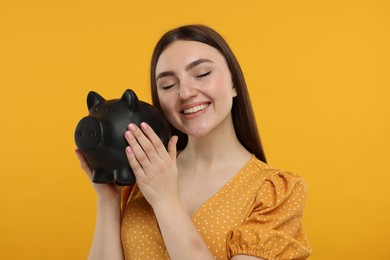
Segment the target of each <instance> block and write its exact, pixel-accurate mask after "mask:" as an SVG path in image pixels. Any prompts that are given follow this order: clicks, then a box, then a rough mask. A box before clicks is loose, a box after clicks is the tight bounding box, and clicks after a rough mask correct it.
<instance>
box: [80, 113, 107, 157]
mask: <svg viewBox="0 0 390 260" xmlns="http://www.w3.org/2000/svg"><path fill="white" fill-rule="evenodd" d="M101 136H102V128H101V124H100V122H99V121H98V120H96V119H95V118H93V117H90V116H87V117H84V118H83V119H81V120H80V122H79V123H78V125H77V127H76V131H75V133H74V139H75V141H76V145H77V147H78V148H79V149H80V150H81V151H91V150H95V149H96V148H97V146H98V145H99V143H100V141H101V139H102V138H101Z"/></svg>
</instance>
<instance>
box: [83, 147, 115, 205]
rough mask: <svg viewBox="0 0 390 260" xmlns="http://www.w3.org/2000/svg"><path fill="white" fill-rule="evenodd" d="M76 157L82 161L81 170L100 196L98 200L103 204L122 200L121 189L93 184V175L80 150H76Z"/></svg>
mask: <svg viewBox="0 0 390 260" xmlns="http://www.w3.org/2000/svg"><path fill="white" fill-rule="evenodd" d="M76 155H77V158H78V159H79V161H80V166H81V168H82V169H83V170H84V172H85V174H86V175H87V177H88V179H89V180H90V181H91V183H92V186H93V187H94V189H95V191H96V193H97V195H98V199H99V200H100V201H102V202H103V201H104V202H113V201H118V200H119V199H120V187H119V186H117V185H115V184H113V183H111V184H101V183H94V182H92V178H93V173H92V170H91V168H90V167H89V165H88V162H87V161H86V160H85V157H84V155H83V153H82V152H81V151H80V150H79V149H76Z"/></svg>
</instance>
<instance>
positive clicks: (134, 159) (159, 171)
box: [125, 123, 178, 208]
mask: <svg viewBox="0 0 390 260" xmlns="http://www.w3.org/2000/svg"><path fill="white" fill-rule="evenodd" d="M125 138H126V140H127V142H128V143H129V146H128V147H126V155H127V159H128V160H129V164H130V166H131V168H132V169H133V172H134V175H135V177H136V181H137V185H138V187H139V188H140V190H141V192H142V194H143V195H144V197H145V198H146V200H147V201H148V202H149V204H150V205H151V206H152V207H153V208H154V207H155V206H156V205H163V206H164V205H166V203H171V202H177V201H178V191H177V176H178V170H177V166H176V143H177V140H178V137H177V136H172V137H171V139H170V140H169V143H168V149H165V146H164V144H163V143H162V141H161V140H160V138H159V137H158V136H157V134H156V133H155V132H154V131H153V129H152V128H151V127H150V126H149V125H148V124H147V123H141V125H140V128H138V127H137V126H136V125H135V124H130V125H129V126H128V131H126V133H125Z"/></svg>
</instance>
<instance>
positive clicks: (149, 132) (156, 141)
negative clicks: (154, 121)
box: [140, 122, 168, 159]
mask: <svg viewBox="0 0 390 260" xmlns="http://www.w3.org/2000/svg"><path fill="white" fill-rule="evenodd" d="M140 126H141V129H142V131H143V132H144V134H145V135H146V137H147V138H148V139H149V141H150V142H151V143H152V145H153V147H154V149H155V151H156V152H157V154H158V155H159V156H160V158H162V159H165V157H167V156H168V153H167V149H165V146H164V144H163V142H162V141H161V139H160V137H158V135H157V134H156V132H154V130H153V128H152V127H150V126H149V125H148V124H147V123H145V122H142V123H141V125H140Z"/></svg>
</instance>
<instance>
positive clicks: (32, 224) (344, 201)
mask: <svg viewBox="0 0 390 260" xmlns="http://www.w3.org/2000/svg"><path fill="white" fill-rule="evenodd" d="M389 3H390V2H389V1H387V0H383V1H380V0H356V1H346V0H338V1H336V0H328V1H309V0H307V1H304V0H296V1H291V0H284V1H254V0H252V1H249V0H242V1H226V0H225V1H206V0H198V1H191V2H187V1H175V0H166V1H130V0H128V1H124V0H113V1H110V2H108V1H91V0H77V1H76V0H68V1H65V0H56V1H42V0H37V1H27V0H20V1H4V0H3V1H1V3H0V33H1V34H0V35H1V38H0V87H1V101H0V111H1V117H0V118H1V127H0V138H1V146H0V152H1V154H0V158H1V159H0V160H1V163H0V174H1V182H0V203H1V207H0V208H1V221H0V240H1V241H0V258H1V259H39V260H41V259H85V258H86V256H87V254H88V250H89V246H90V243H91V239H92V234H93V228H94V222H95V213H96V203H95V200H96V197H95V194H94V191H93V189H92V187H91V186H90V184H89V183H88V180H87V178H86V177H85V176H84V175H83V173H82V171H81V169H80V168H79V165H78V162H77V160H76V157H75V155H74V148H75V145H74V140H73V132H74V129H75V126H76V124H77V122H78V120H79V119H81V117H83V116H85V115H86V114H87V107H86V104H85V99H86V95H87V93H88V91H89V90H95V91H97V92H99V93H101V94H102V95H103V96H104V97H106V98H108V99H111V98H118V97H119V96H120V95H122V93H123V91H124V90H125V89H126V88H132V89H133V90H135V91H136V92H137V94H138V96H139V98H140V99H143V100H145V101H150V95H149V88H148V86H149V82H148V72H149V68H148V66H149V61H150V56H151V52H152V48H153V46H154V44H155V42H156V41H157V39H158V38H159V37H160V36H161V34H162V33H163V32H165V31H166V30H168V29H170V28H172V27H174V26H178V25H183V24H187V23H203V24H207V25H210V26H212V27H214V28H215V29H216V30H217V31H219V32H220V33H221V34H222V35H223V36H225V38H226V39H227V41H228V42H229V43H230V44H231V47H232V49H233V50H234V52H235V53H236V55H237V58H238V60H239V61H240V63H241V65H242V68H243V70H244V73H245V76H246V78H247V83H248V85H249V90H250V93H251V97H252V100H253V104H254V108H255V113H256V116H257V120H258V123H259V128H260V133H261V137H262V140H263V144H264V147H265V150H266V154H267V157H268V160H269V162H270V164H272V165H274V166H276V167H280V168H284V169H288V170H291V171H295V172H297V173H299V174H300V175H302V176H303V177H304V178H305V179H306V180H307V181H308V184H309V198H308V202H307V208H306V212H305V218H304V225H305V229H306V231H307V233H308V236H309V239H310V241H311V243H312V246H313V255H312V257H311V259H367V258H368V259H390V248H389V246H388V242H387V241H388V234H390V227H389V220H390V211H389V205H390V191H389V188H388V186H389V181H390V174H389V170H388V169H389V167H388V161H389V160H388V158H387V157H388V156H389V152H388V149H389V148H388V147H390V138H389V133H390V120H389V112H390V102H389V97H390V88H389V87H390V84H389V83H390V76H389V75H390V74H389V68H390V66H389V60H390V55H389V49H390V48H389V46H390V37H389V33H390V18H389V17H390V4H389Z"/></svg>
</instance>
